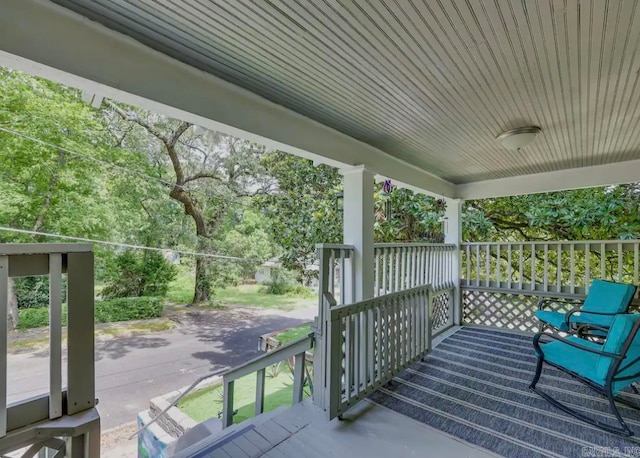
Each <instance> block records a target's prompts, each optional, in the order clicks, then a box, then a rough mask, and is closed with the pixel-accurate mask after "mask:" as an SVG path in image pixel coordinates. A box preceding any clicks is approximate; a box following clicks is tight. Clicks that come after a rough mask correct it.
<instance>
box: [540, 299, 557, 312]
mask: <svg viewBox="0 0 640 458" xmlns="http://www.w3.org/2000/svg"><path fill="white" fill-rule="evenodd" d="M556 302H557V301H556V300H554V299H553V298H551V297H541V298H540V300H538V304H537V306H536V307H537V308H538V310H544V308H545V306H546V305H548V304H555V303H556Z"/></svg>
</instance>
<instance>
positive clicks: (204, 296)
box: [193, 258, 211, 304]
mask: <svg viewBox="0 0 640 458" xmlns="http://www.w3.org/2000/svg"><path fill="white" fill-rule="evenodd" d="M210 299H211V283H210V281H209V260H208V259H205V258H198V259H196V287H195V293H194V295H193V303H194V304H199V303H201V302H208V301H209V300H210Z"/></svg>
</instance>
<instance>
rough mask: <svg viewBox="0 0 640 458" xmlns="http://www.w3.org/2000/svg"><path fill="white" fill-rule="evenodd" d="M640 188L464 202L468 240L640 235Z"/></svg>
mask: <svg viewBox="0 0 640 458" xmlns="http://www.w3.org/2000/svg"><path fill="white" fill-rule="evenodd" d="M639 195H640V186H639V185H638V184H628V185H619V186H609V187H601V188H588V189H575V190H571V191H562V192H550V193H546V194H533V195H525V196H512V197H502V198H498V199H484V200H475V201H469V202H466V203H465V206H466V209H465V219H464V222H465V224H464V232H465V240H469V241H493V240H513V241H520V240H522V241H525V240H610V239H627V238H637V237H640V212H639V211H638V209H639V205H638V196H639Z"/></svg>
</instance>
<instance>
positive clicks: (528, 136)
mask: <svg viewBox="0 0 640 458" xmlns="http://www.w3.org/2000/svg"><path fill="white" fill-rule="evenodd" d="M540 132H542V129H540V128H539V127H537V126H527V127H518V128H517V129H511V130H508V131H506V132H502V133H501V134H500V135H498V136H497V137H496V139H497V140H500V143H502V146H504V147H505V148H507V149H511V150H519V149H520V148H524V147H525V146H527V145H528V144H529V143H531V142H532V141H533V139H534V138H536V135H538V134H539V133H540Z"/></svg>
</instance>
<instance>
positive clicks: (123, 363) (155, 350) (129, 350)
mask: <svg viewBox="0 0 640 458" xmlns="http://www.w3.org/2000/svg"><path fill="white" fill-rule="evenodd" d="M276 313H277V312H276ZM314 313H315V309H309V310H304V311H297V312H280V313H279V314H267V313H265V312H263V311H258V312H256V311H255V310H249V309H232V310H230V309H227V310H220V311H211V312H206V313H201V312H189V313H185V314H181V315H180V316H179V321H180V323H179V324H178V326H177V327H176V328H175V329H174V330H172V331H170V332H162V333H155V334H149V335H142V336H134V337H116V338H113V339H111V340H107V341H101V342H98V343H97V345H96V390H97V397H98V399H99V400H100V404H99V405H98V410H99V411H100V415H101V417H102V428H103V429H108V428H111V427H114V426H117V425H120V424H123V423H127V422H130V421H132V420H135V418H136V414H137V413H138V412H140V411H142V410H144V409H146V408H148V407H149V399H151V398H153V397H155V396H159V395H161V394H164V393H167V392H169V391H173V390H175V389H177V388H180V387H183V386H185V385H189V384H191V383H192V382H193V381H194V380H195V379H196V378H198V377H199V376H201V375H205V374H207V373H209V372H212V371H214V370H216V369H219V368H223V367H232V366H235V365H238V364H240V363H242V362H244V361H247V360H248V359H250V358H252V357H254V356H255V355H257V354H258V353H259V351H258V337H259V336H260V335H261V334H264V333H267V332H271V331H276V330H280V329H284V328H287V327H291V326H295V325H298V324H302V323H305V322H308V321H310V320H311V317H313V315H314ZM48 361H49V360H48V353H47V352H46V351H44V352H43V351H40V352H35V353H26V354H16V355H13V354H12V355H9V364H8V366H9V380H8V382H9V384H8V398H9V402H11V401H13V400H16V399H23V398H24V397H27V396H33V395H37V394H40V393H44V392H46V391H47V387H48V371H49V369H48Z"/></svg>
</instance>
